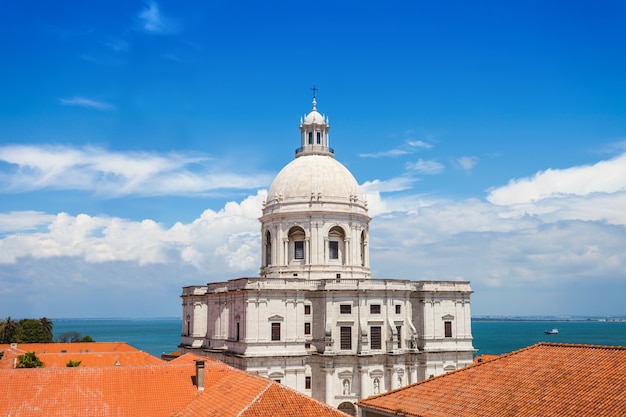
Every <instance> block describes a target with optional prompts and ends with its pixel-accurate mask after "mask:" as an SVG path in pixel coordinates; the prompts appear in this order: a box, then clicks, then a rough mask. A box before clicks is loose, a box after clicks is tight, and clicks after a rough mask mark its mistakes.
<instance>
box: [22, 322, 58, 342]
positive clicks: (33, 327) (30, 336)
mask: <svg viewBox="0 0 626 417" xmlns="http://www.w3.org/2000/svg"><path fill="white" fill-rule="evenodd" d="M16 341H17V342H18V343H50V342H52V333H51V332H50V331H49V330H46V329H45V328H44V326H43V325H42V323H41V321H40V320H36V319H22V320H20V321H19V329H18V332H17V337H16Z"/></svg>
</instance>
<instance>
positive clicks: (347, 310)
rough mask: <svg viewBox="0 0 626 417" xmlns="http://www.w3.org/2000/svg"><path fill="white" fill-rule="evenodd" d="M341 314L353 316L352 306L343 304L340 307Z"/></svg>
mask: <svg viewBox="0 0 626 417" xmlns="http://www.w3.org/2000/svg"><path fill="white" fill-rule="evenodd" d="M339 313H341V314H352V305H350V304H341V305H340V306H339Z"/></svg>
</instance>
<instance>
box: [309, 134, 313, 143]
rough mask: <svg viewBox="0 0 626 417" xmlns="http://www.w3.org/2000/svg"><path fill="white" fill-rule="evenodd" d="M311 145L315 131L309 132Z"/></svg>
mask: <svg viewBox="0 0 626 417" xmlns="http://www.w3.org/2000/svg"><path fill="white" fill-rule="evenodd" d="M309 145H313V132H309Z"/></svg>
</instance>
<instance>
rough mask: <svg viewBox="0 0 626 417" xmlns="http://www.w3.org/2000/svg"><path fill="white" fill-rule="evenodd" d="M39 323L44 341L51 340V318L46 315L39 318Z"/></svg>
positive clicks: (52, 333) (48, 341)
mask: <svg viewBox="0 0 626 417" xmlns="http://www.w3.org/2000/svg"><path fill="white" fill-rule="evenodd" d="M39 323H40V324H41V330H42V332H43V334H44V335H45V338H46V343H50V342H52V340H53V338H54V332H53V331H52V327H53V323H52V320H50V319H48V318H47V317H42V318H40V319H39Z"/></svg>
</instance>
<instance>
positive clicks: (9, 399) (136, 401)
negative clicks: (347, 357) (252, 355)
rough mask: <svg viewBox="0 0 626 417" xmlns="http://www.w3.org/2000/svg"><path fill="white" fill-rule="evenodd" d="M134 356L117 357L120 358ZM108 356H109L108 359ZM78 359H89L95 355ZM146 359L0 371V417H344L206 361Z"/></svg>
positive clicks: (257, 378) (268, 383) (295, 394)
mask: <svg viewBox="0 0 626 417" xmlns="http://www.w3.org/2000/svg"><path fill="white" fill-rule="evenodd" d="M5 346H6V345H5ZM23 346H24V345H22V347H23ZM9 350H10V349H9ZM14 350H17V349H14ZM30 351H33V350H30ZM141 353H143V352H140V351H135V352H132V351H131V352H122V353H118V354H119V355H121V356H120V357H126V356H127V355H139V354H141ZM79 354H80V353H73V354H71V356H72V357H74V356H75V355H79ZM112 354H115V353H110V354H109V355H112ZM41 355H42V356H44V355H45V356H46V357H47V358H51V357H53V356H59V357H65V356H63V355H66V354H64V353H45V354H44V353H41ZM67 355H68V356H67V357H69V356H70V354H67ZM82 355H85V356H88V355H94V356H93V357H96V356H98V355H100V354H99V353H83V354H82ZM102 355H104V356H106V354H104V353H103V354H102ZM153 359H155V360H157V361H158V362H159V363H157V364H154V365H147V366H132V365H131V366H110V365H109V366H101V367H98V366H93V367H91V366H85V367H83V366H82V364H81V366H80V367H78V368H65V367H59V368H40V369H0V387H2V391H3V395H2V396H0V416H8V415H10V416H11V417H44V416H46V417H48V416H51V417H56V416H59V417H61V416H63V417H70V416H76V417H78V416H102V417H108V416H111V417H113V416H115V417H117V416H124V417H134V416H142V417H143V416H150V417H161V416H162V417H170V416H186V417H195V416H216V417H217V416H219V417H228V416H240V417H260V416H263V417H265V416H276V417H278V416H292V415H298V416H304V417H320V416H322V415H323V416H331V417H340V416H341V417H345V416H346V414H344V413H342V412H340V411H339V410H336V409H334V408H332V407H329V406H327V405H325V404H322V403H320V402H318V401H316V400H313V399H311V398H309V397H307V396H305V395H303V394H300V393H298V392H296V391H294V390H291V389H289V388H287V387H286V386H284V385H281V384H278V383H276V382H274V381H272V380H270V379H267V378H262V377H260V376H256V375H252V374H248V373H246V372H244V371H241V370H238V369H234V368H231V367H230V366H228V365H226V364H224V363H222V362H219V361H215V360H212V359H209V358H205V357H201V356H197V355H192V354H186V355H183V356H181V357H178V358H176V359H174V360H172V361H171V362H164V361H160V360H159V359H157V358H153ZM199 359H201V360H204V361H205V368H204V370H205V378H204V390H198V388H197V387H196V385H195V380H196V378H195V376H196V363H195V361H196V360H199Z"/></svg>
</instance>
